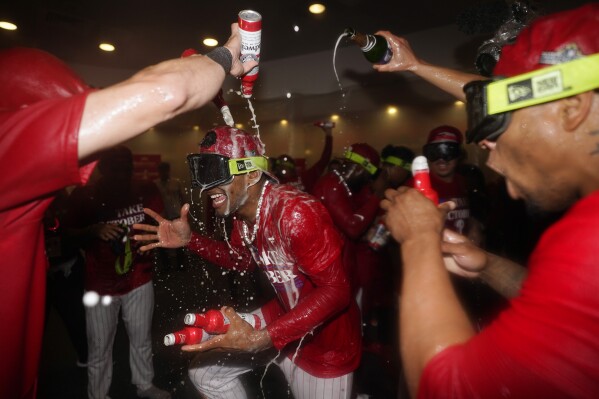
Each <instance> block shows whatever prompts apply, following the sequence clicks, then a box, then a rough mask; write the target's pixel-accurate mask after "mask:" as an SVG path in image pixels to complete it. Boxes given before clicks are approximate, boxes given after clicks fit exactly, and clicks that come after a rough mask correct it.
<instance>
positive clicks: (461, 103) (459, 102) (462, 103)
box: [453, 100, 464, 107]
mask: <svg viewBox="0 0 599 399" xmlns="http://www.w3.org/2000/svg"><path fill="white" fill-rule="evenodd" d="M453 104H454V105H457V106H459V107H461V106H462V105H464V102H463V101H460V100H456V102H454V103H453Z"/></svg>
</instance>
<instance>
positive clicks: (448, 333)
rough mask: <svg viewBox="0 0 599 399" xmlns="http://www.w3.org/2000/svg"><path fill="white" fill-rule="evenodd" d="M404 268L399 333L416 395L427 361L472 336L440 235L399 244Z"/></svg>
mask: <svg viewBox="0 0 599 399" xmlns="http://www.w3.org/2000/svg"><path fill="white" fill-rule="evenodd" d="M402 258H403V265H404V266H403V267H404V277H403V287H402V295H401V303H400V315H401V317H400V319H401V321H400V334H401V353H402V360H403V365H404V368H405V370H406V377H407V381H408V387H409V388H410V392H411V394H412V397H415V394H416V391H417V388H418V382H419V380H420V376H421V375H422V372H423V370H424V367H425V366H426V364H427V362H428V361H429V360H430V359H431V358H432V357H433V356H434V355H435V354H437V353H438V352H440V351H442V350H443V349H445V348H446V347H448V346H451V345H454V344H458V343H462V342H465V341H466V340H468V339H469V338H470V337H472V336H473V335H474V330H473V329H472V326H471V325H470V322H469V320H468V317H467V316H466V313H465V312H464V310H463V309H462V307H461V305H460V303H459V301H458V299H457V297H456V295H455V292H454V290H453V287H452V285H451V281H450V279H449V275H448V272H447V271H446V270H445V267H444V264H443V259H442V256H441V248H440V238H439V237H436V236H435V235H433V234H431V236H430V237H426V238H419V239H418V240H414V241H406V242H404V243H403V244H402Z"/></svg>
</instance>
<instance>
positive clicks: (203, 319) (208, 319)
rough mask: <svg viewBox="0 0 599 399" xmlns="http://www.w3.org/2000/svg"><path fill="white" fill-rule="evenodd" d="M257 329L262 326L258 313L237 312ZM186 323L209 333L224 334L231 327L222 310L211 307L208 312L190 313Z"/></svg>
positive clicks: (186, 317)
mask: <svg viewBox="0 0 599 399" xmlns="http://www.w3.org/2000/svg"><path fill="white" fill-rule="evenodd" d="M237 314H238V315H239V316H240V317H241V318H242V319H243V320H245V321H246V322H248V323H249V324H250V325H251V326H252V327H254V328H255V329H256V330H260V329H261V328H262V321H261V320H260V318H259V317H258V315H255V314H252V313H237ZM184 323H185V324H186V325H188V326H194V327H201V328H203V329H204V330H205V331H206V332H207V333H209V334H224V333H226V332H227V330H228V329H229V325H230V324H231V322H230V321H229V318H228V317H226V316H225V315H224V314H223V313H222V312H221V311H220V310H215V309H210V310H208V311H207V312H206V313H188V314H186V315H185V320H184Z"/></svg>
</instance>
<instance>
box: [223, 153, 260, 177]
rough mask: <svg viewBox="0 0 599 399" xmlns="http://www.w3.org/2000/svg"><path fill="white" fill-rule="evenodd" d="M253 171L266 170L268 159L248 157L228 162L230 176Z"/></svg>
mask: <svg viewBox="0 0 599 399" xmlns="http://www.w3.org/2000/svg"><path fill="white" fill-rule="evenodd" d="M253 170H264V171H266V170H268V159H266V157H249V158H236V159H230V160H229V173H231V175H241V174H244V173H248V172H251V171H253Z"/></svg>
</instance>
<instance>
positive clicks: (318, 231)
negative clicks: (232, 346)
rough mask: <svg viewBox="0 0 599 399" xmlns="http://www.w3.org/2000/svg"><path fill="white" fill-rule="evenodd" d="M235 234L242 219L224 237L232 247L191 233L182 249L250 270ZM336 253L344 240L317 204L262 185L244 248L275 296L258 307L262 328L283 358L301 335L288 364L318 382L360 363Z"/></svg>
mask: <svg viewBox="0 0 599 399" xmlns="http://www.w3.org/2000/svg"><path fill="white" fill-rule="evenodd" d="M241 231H242V222H241V221H240V220H235V221H234V226H233V233H232V237H231V239H230V245H231V247H232V248H233V249H234V250H231V248H229V247H228V245H227V244H226V243H222V242H215V241H213V240H210V239H207V238H205V237H201V236H198V235H194V237H193V239H192V242H191V243H190V246H189V248H190V249H191V250H193V251H195V252H197V253H198V254H199V255H200V256H202V257H204V258H206V259H207V260H209V261H211V262H214V263H217V264H219V265H221V266H224V267H228V268H233V267H234V268H236V269H237V270H240V269H247V268H251V267H252V266H251V265H250V262H251V260H250V257H249V254H250V251H248V247H244V246H243V245H242V244H241V243H242V239H241V234H242V233H241ZM342 248H343V240H342V238H341V236H340V234H339V233H338V231H337V230H336V229H335V226H334V225H333V222H332V220H331V218H330V216H329V214H328V213H327V211H326V209H325V208H324V207H323V206H322V204H321V203H320V202H319V201H317V200H316V199H315V198H314V197H312V196H310V195H308V194H305V193H302V192H300V191H299V190H297V189H295V188H293V187H291V186H288V185H277V184H269V185H268V186H267V187H266V189H265V193H264V199H263V203H262V209H261V212H260V226H259V229H258V233H257V237H256V241H255V242H254V245H253V246H252V247H251V254H252V256H253V259H254V261H255V262H256V263H257V264H258V265H259V267H260V268H261V269H262V270H263V271H264V272H265V273H266V275H267V277H268V279H269V281H270V282H271V285H272V286H273V288H274V289H275V292H276V294H277V297H278V300H276V299H275V300H274V301H271V302H270V303H268V304H266V305H265V306H264V307H263V308H262V311H263V313H264V316H265V319H266V321H267V324H268V326H267V327H266V328H267V329H268V332H269V334H270V337H271V339H272V341H273V344H274V346H275V347H276V348H278V349H281V348H283V347H287V348H288V349H290V352H289V353H288V356H289V357H290V358H292V357H293V356H294V355H295V350H294V348H295V346H297V344H298V343H299V341H300V340H302V338H303V341H302V342H301V346H300V348H299V351H298V352H297V357H296V358H295V363H296V364H298V366H299V367H301V368H302V369H303V370H305V371H307V372H308V373H310V374H312V375H315V376H317V377H322V378H333V377H338V376H341V375H344V374H347V373H349V372H352V371H353V370H355V369H356V368H357V367H358V364H359V362H360V355H361V331H360V318H359V313H358V307H357V305H356V304H355V302H354V301H353V299H351V295H350V287H349V282H348V280H347V275H346V273H345V269H344V267H343V263H342ZM311 331H314V333H313V334H310V332H311ZM291 343H293V344H291ZM288 344H291V347H289V346H287V345H288Z"/></svg>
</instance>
